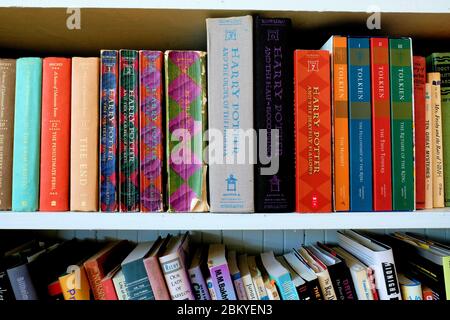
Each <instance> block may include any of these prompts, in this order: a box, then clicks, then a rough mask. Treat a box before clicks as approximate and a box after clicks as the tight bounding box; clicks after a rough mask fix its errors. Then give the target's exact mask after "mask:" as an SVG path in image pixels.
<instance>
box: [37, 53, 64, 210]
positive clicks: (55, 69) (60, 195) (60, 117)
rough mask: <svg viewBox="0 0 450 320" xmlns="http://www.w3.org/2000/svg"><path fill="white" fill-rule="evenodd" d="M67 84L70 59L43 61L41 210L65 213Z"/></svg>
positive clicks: (48, 59) (47, 59)
mask: <svg viewBox="0 0 450 320" xmlns="http://www.w3.org/2000/svg"><path fill="white" fill-rule="evenodd" d="M70 82H71V60H70V58H45V59H44V60H43V66H42V123H41V126H42V130H41V141H42V143H41V170H40V174H41V177H40V193H39V194H40V198H39V210H41V211H68V210H69V166H70Z"/></svg>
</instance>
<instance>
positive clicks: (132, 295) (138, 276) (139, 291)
mask: <svg viewBox="0 0 450 320" xmlns="http://www.w3.org/2000/svg"><path fill="white" fill-rule="evenodd" d="M122 272H123V276H124V277H125V282H126V284H127V291H128V295H129V300H155V296H154V293H153V290H152V287H151V285H150V281H149V279H148V276H147V270H146V269H145V266H144V262H143V261H142V260H136V261H133V262H130V263H127V264H125V265H122Z"/></svg>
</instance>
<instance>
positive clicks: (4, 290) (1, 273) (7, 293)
mask: <svg viewBox="0 0 450 320" xmlns="http://www.w3.org/2000/svg"><path fill="white" fill-rule="evenodd" d="M12 300H14V292H13V291H12V287H11V283H10V281H9V277H8V273H7V272H6V271H5V270H0V301H12Z"/></svg>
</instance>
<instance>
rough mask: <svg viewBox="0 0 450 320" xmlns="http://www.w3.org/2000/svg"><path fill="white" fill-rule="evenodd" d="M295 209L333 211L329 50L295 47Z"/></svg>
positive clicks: (298, 210) (299, 210) (301, 210)
mask: <svg viewBox="0 0 450 320" xmlns="http://www.w3.org/2000/svg"><path fill="white" fill-rule="evenodd" d="M294 83H295V85H294V87H295V88H294V93H295V105H294V106H295V107H294V109H295V167H296V178H295V181H296V188H295V189H296V197H295V202H296V211H297V212H303V213H307V212H331V209H332V208H331V206H332V185H331V88H330V53H329V52H328V51H325V50H295V53H294Z"/></svg>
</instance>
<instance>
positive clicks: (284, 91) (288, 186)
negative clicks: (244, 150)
mask: <svg viewBox="0 0 450 320" xmlns="http://www.w3.org/2000/svg"><path fill="white" fill-rule="evenodd" d="M253 32H254V37H253V40H254V51H253V57H254V58H253V59H254V86H255V90H254V106H253V108H254V121H255V130H256V134H257V135H258V146H257V148H258V150H259V151H258V154H261V156H258V162H257V164H256V165H255V211H256V212H292V211H294V206H295V202H294V190H295V182H294V176H293V175H292V172H294V170H295V169H294V164H295V163H294V161H293V159H294V137H293V135H292V131H293V129H294V121H293V118H292V117H290V116H289V115H291V114H292V113H293V105H292V94H293V87H292V85H293V83H292V70H293V60H292V50H291V47H290V43H289V41H290V40H289V39H290V34H291V20H290V19H285V18H261V17H256V18H255V20H254V30H253ZM275 130H278V131H277V133H276V134H275V132H276V131H275ZM263 136H264V137H263ZM271 168H273V169H275V170H274V172H270V171H271Z"/></svg>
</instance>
